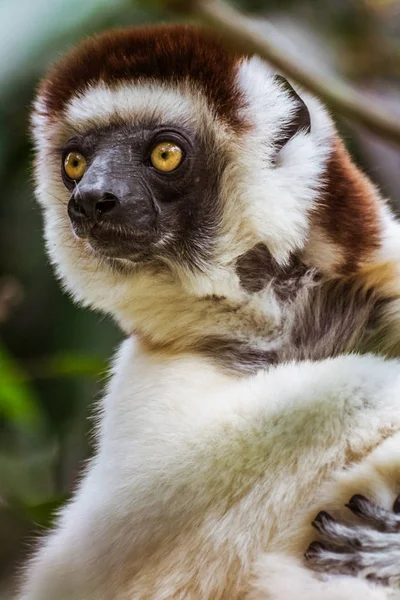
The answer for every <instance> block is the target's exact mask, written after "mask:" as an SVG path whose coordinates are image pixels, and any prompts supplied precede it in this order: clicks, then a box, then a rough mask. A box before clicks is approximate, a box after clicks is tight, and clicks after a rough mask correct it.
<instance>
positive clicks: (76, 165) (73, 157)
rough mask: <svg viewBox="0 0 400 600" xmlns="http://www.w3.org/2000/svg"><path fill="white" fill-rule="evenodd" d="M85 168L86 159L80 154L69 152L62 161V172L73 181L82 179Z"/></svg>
mask: <svg viewBox="0 0 400 600" xmlns="http://www.w3.org/2000/svg"><path fill="white" fill-rule="evenodd" d="M86 166H87V163H86V158H85V157H84V156H83V154H81V153H80V152H69V153H68V154H67V156H66V157H65V159H64V171H65V173H66V174H67V176H68V177H69V178H70V179H73V180H74V181H77V180H78V179H82V177H83V175H84V174H85V171H86Z"/></svg>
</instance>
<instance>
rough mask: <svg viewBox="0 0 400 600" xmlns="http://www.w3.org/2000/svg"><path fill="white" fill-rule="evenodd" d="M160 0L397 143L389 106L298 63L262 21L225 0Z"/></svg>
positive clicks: (397, 124) (397, 122) (396, 121)
mask: <svg viewBox="0 0 400 600" xmlns="http://www.w3.org/2000/svg"><path fill="white" fill-rule="evenodd" d="M161 3H162V4H164V6H166V7H167V8H172V9H173V10H176V11H179V12H180V13H184V14H186V15H188V16H195V17H197V18H198V19H199V20H200V21H202V22H203V23H204V24H205V25H207V26H209V27H212V28H213V29H215V30H217V31H218V34H219V36H220V37H221V38H222V39H224V40H225V41H226V43H227V44H228V45H229V46H231V47H234V48H236V49H240V50H242V51H244V52H246V53H251V54H253V53H255V54H258V55H259V56H261V57H262V58H265V59H266V60H267V61H268V62H269V63H270V64H271V65H273V66H274V67H276V68H277V69H278V70H279V71H282V73H284V74H285V75H286V76H288V77H289V78H291V79H293V80H294V81H296V82H297V83H299V84H300V85H301V86H302V87H304V88H305V89H307V90H309V91H310V92H311V93H312V94H315V95H316V96H319V97H320V98H322V99H323V100H324V101H325V102H326V104H327V105H328V106H329V107H330V108H331V109H332V110H334V111H336V112H338V113H340V114H342V115H343V116H345V117H348V118H350V119H352V120H353V121H356V122H358V123H360V124H361V125H363V126H364V127H366V128H367V129H369V130H370V131H372V132H374V133H375V134H377V135H378V136H380V137H383V138H386V139H388V140H390V141H392V142H395V143H396V144H399V145H400V117H399V118H397V117H395V116H393V115H391V114H390V110H391V109H389V107H385V106H384V105H383V104H377V103H376V102H373V101H370V100H368V99H367V98H366V97H365V95H363V94H362V93H360V92H358V91H356V90H355V89H354V88H352V87H351V86H350V85H348V84H346V83H345V82H344V81H341V80H340V79H338V78H336V77H334V76H332V75H325V74H324V75H322V74H321V73H316V72H311V70H310V68H309V66H308V65H307V66H303V65H301V64H300V63H299V62H298V61H296V60H295V59H293V58H292V57H290V56H289V54H288V51H287V48H285V44H284V41H283V40H282V38H281V36H280V35H279V34H278V33H277V31H276V30H275V28H274V27H273V26H272V25H271V24H269V23H268V22H266V21H265V22H264V21H263V22H262V27H260V26H258V24H255V23H254V21H252V20H250V19H249V18H247V17H245V16H244V15H241V14H240V13H239V12H238V11H237V10H235V9H234V8H233V7H231V6H230V5H229V4H227V3H226V2H224V0H161Z"/></svg>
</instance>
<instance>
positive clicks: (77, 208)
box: [72, 198, 87, 217]
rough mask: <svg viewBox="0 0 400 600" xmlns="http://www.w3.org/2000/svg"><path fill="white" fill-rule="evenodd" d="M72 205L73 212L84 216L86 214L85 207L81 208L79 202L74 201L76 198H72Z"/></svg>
mask: <svg viewBox="0 0 400 600" xmlns="http://www.w3.org/2000/svg"><path fill="white" fill-rule="evenodd" d="M72 206H73V209H74V211H75V213H77V214H79V215H82V216H84V217H86V216H87V215H86V212H85V209H84V208H83V206H82V205H81V204H79V203H78V202H77V201H76V198H72Z"/></svg>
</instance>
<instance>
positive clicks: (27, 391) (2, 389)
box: [0, 344, 40, 424]
mask: <svg viewBox="0 0 400 600" xmlns="http://www.w3.org/2000/svg"><path fill="white" fill-rule="evenodd" d="M0 415H3V416H4V417H6V418H7V419H9V420H10V421H12V422H14V423H24V424H26V423H28V424H32V423H33V422H37V421H38V420H39V417H40V410H39V405H38V402H37V398H36V396H35V393H34V391H33V390H32V388H31V387H30V386H29V384H28V383H27V382H26V376H25V374H24V372H23V370H22V368H21V367H20V366H19V365H18V363H17V362H16V361H15V360H13V358H12V357H11V356H10V355H9V354H8V352H7V350H6V349H5V348H4V346H2V345H1V344H0Z"/></svg>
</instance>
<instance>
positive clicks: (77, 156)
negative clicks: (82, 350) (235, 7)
mask: <svg viewBox="0 0 400 600" xmlns="http://www.w3.org/2000/svg"><path fill="white" fill-rule="evenodd" d="M301 96H302V98H300V96H299V95H298V94H297V93H296V92H295V91H294V89H293V88H292V87H291V86H290V85H289V84H288V83H287V82H286V81H285V80H284V79H283V78H282V77H281V76H279V75H277V74H276V73H274V72H273V71H272V70H271V69H270V67H269V66H268V65H267V64H266V63H264V62H263V61H261V60H260V59H258V58H257V57H249V56H244V55H240V54H235V53H230V52H228V51H227V50H226V49H225V48H224V47H223V46H222V45H221V44H220V43H219V42H218V41H217V40H215V39H214V38H212V37H210V35H209V34H206V33H204V32H202V31H201V30H199V29H196V28H193V27H184V26H161V27H151V28H144V29H127V30H122V31H115V32H110V33H106V34H103V35H101V36H99V37H98V38H94V39H89V40H86V41H84V42H83V43H82V44H80V45H78V46H77V48H75V49H73V50H72V51H71V52H70V53H69V54H67V56H66V57H65V58H64V59H63V60H61V62H60V63H59V64H58V65H56V66H55V67H54V68H53V70H52V71H51V72H50V74H49V75H48V77H47V78H45V79H44V80H43V82H42V84H41V86H40V87H39V92H38V96H37V99H36V103H35V107H34V111H33V116H32V123H33V134H34V139H35V144H36V151H37V152H36V162H35V167H36V169H35V176H36V183H37V197H38V199H39V202H40V203H41V205H42V206H43V208H44V216H45V226H46V239H47V246H48V250H49V254H50V257H51V258H52V260H53V262H54V263H55V264H56V266H57V269H58V272H59V274H60V276H61V277H62V279H63V281H64V282H65V284H66V286H67V287H68V289H69V290H71V291H72V292H73V294H74V295H75V296H76V297H77V298H78V299H79V300H81V301H84V302H86V303H88V304H92V305H94V306H96V307H97V308H101V309H106V310H108V311H111V312H112V311H113V310H114V307H115V305H116V304H118V303H119V305H120V306H127V305H129V303H132V302H134V299H135V292H134V290H135V289H137V285H138V277H141V278H142V279H141V281H142V283H143V277H144V276H145V274H146V273H149V272H151V277H152V278H153V279H152V281H154V277H155V276H156V275H157V274H161V273H163V274H164V275H165V273H167V272H168V273H169V274H170V276H171V277H172V279H174V280H175V281H179V282H180V285H181V286H183V289H185V290H186V291H188V290H189V292H190V293H192V294H194V295H196V296H202V295H217V296H224V297H228V296H229V295H230V294H231V292H232V293H233V295H235V294H236V297H238V290H239V291H240V289H241V288H243V287H244V288H246V289H247V291H251V292H252V291H253V290H257V289H260V286H261V287H262V285H263V277H260V270H261V271H262V273H261V275H263V274H264V271H265V268H266V267H265V268H264V263H263V264H262V265H260V264H258V262H259V257H260V256H261V257H264V256H266V255H267V261H266V263H265V264H266V265H268V264H272V263H273V269H272V271H273V273H272V272H271V273H272V275H271V274H270V275H271V276H274V277H276V266H278V267H279V266H285V265H287V264H289V263H290V260H291V258H292V257H293V255H294V254H299V253H303V254H304V256H305V257H306V258H307V257H308V258H309V261H311V262H312V263H313V266H319V265H318V264H317V263H318V261H319V262H320V263H321V264H322V265H323V266H324V268H325V267H326V268H327V269H328V270H329V269H332V270H333V269H336V268H342V267H346V266H347V267H348V266H349V265H353V264H355V262H357V261H358V260H359V258H360V256H361V254H362V253H365V252H367V250H368V248H369V246H370V245H371V244H372V243H374V235H375V230H374V226H375V225H374V223H375V221H374V218H375V217H374V218H371V219H369V220H368V219H367V220H366V219H360V218H359V216H360V203H362V202H364V203H365V199H364V198H361V196H362V195H361V194H360V193H359V192H360V185H361V184H360V182H359V181H355V182H354V181H350V179H351V178H352V177H353V180H354V173H353V171H352V170H351V167H350V168H349V169H348V173H347V174H346V177H345V186H343V185H342V187H340V185H339V186H338V182H339V184H340V181H341V179H340V178H341V177H343V172H344V169H345V168H346V164H345V163H346V160H347V159H346V157H343V156H340V151H339V154H338V151H337V148H336V146H335V130H334V126H333V124H332V122H331V119H330V118H329V116H328V115H327V113H326V111H325V110H324V109H323V108H322V107H321V105H320V104H319V102H318V101H317V100H315V99H314V98H312V97H309V96H308V95H307V94H301ZM339 150H340V149H339ZM343 161H344V162H343ZM343 165H344V166H343ZM355 177H356V179H357V177H358V176H355ZM333 179H335V181H333ZM349 182H350V183H349ZM333 185H335V186H336V188H337V189H338V190H339V193H338V194H337V193H336V192H335V193H333V194H330V198H329V202H327V196H326V192H327V191H328V192H329V191H330V188H331V186H333ZM357 186H358V187H357ZM361 187H362V186H361ZM353 189H355V190H356V192H357V193H358V195H359V198H358V197H357V199H356V200H357V201H356V202H355V203H352V202H347V199H348V198H347V197H348V196H349V192H348V190H353ZM343 190H345V191H344V192H343ZM351 193H352V192H351ZM351 193H350V195H351ZM324 194H325V196H324ZM370 195H371V193H370V190H369V196H370ZM353 196H354V194H353ZM344 200H345V201H344ZM364 212H365V211H364ZM344 214H345V219H343V215H344ZM375 220H376V219H375ZM342 223H344V224H345V227H344V228H343V227H342ZM350 230H351V231H350ZM332 231H335V235H332ZM255 248H257V249H260V248H261V249H262V252H261V253H260V252H258V250H257V252H254V251H253V250H254V249H255ZM357 253H358V254H357ZM246 256H247V257H248V260H244V261H243V260H242V259H243V257H246ZM268 257H270V259H271V260H272V263H271V261H270V260H269V258H268ZM263 260H264V259H263ZM257 261H258V262H257ZM314 263H315V264H314ZM347 267H346V268H347ZM243 269H244V270H245V271H246V272H245V273H243ZM253 272H254V277H255V278H256V279H257V285H255V282H254V281H253V279H254V277H253ZM266 275H267V278H268V273H266ZM149 285H150V284H149ZM135 286H136V287H135Z"/></svg>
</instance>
